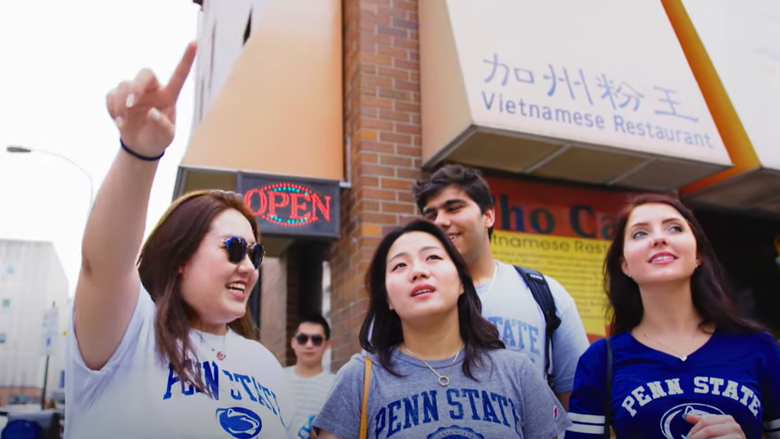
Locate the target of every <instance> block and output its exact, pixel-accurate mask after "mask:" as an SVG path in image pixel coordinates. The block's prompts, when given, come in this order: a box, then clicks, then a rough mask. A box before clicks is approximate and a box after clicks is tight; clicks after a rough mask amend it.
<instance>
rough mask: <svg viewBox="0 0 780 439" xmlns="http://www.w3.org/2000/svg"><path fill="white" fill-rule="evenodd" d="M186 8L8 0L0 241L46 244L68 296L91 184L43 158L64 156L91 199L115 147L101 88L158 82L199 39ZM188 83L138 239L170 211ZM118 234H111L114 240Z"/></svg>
mask: <svg viewBox="0 0 780 439" xmlns="http://www.w3.org/2000/svg"><path fill="white" fill-rule="evenodd" d="M198 10H199V7H198V6H197V5H195V4H194V3H192V1H190V0H132V1H130V0H108V1H107V0H102V1H98V0H70V1H62V0H15V1H9V2H3V5H2V6H1V7H0V66H2V68H1V69H0V206H1V207H0V238H11V239H22V240H43V241H52V242H53V243H54V245H55V248H56V249H57V253H58V255H59V257H60V260H61V261H62V265H63V268H64V270H65V273H66V275H67V277H68V281H69V292H70V294H71V295H72V294H73V292H74V289H75V284H76V278H77V276H78V269H79V264H80V261H81V259H80V257H81V256H80V244H81V238H82V235H83V230H84V224H85V222H86V219H87V211H88V208H89V205H90V200H89V193H90V184H89V180H88V179H87V177H86V176H85V175H84V174H83V173H82V172H80V171H79V170H78V168H76V167H74V166H73V165H71V164H69V163H67V162H66V161H64V160H62V159H59V158H56V157H51V156H49V155H46V154H39V153H34V154H8V153H7V152H5V147H6V146H7V145H9V144H13V145H24V146H26V147H29V148H33V149H39V150H47V151H51V152H54V153H58V154H61V155H64V156H66V157H68V158H69V159H71V160H72V161H73V162H75V163H77V164H78V165H79V166H81V167H82V168H84V170H86V171H87V173H88V174H89V175H90V177H91V178H92V181H93V182H94V188H95V192H97V190H98V187H99V186H100V184H101V182H102V180H103V178H104V176H105V174H106V172H107V171H108V168H109V166H110V164H111V161H112V160H113V158H114V157H115V155H116V152H117V150H118V148H119V143H118V134H117V130H116V127H115V126H114V125H113V123H112V121H111V119H110V118H109V116H108V113H107V111H106V107H105V95H106V92H107V91H108V90H110V89H111V88H113V87H114V86H115V85H116V84H117V83H119V82H120V81H122V80H124V79H132V77H133V76H135V73H136V72H137V71H138V70H139V69H140V68H142V67H149V68H151V69H153V70H154V71H155V72H156V73H157V74H158V77H159V78H160V80H161V82H166V81H167V79H168V77H169V75H170V74H171V72H172V71H173V69H174V67H175V66H176V63H177V62H178V61H179V59H180V57H181V54H182V53H183V51H184V48H185V46H186V44H187V43H188V42H189V41H191V40H194V39H195V38H197V23H198ZM192 96H193V75H190V78H189V79H188V81H187V84H186V85H185V87H184V90H183V91H182V94H181V97H180V98H179V105H178V111H179V116H178V119H179V121H178V123H177V127H176V128H177V135H176V139H175V140H174V143H173V145H172V146H171V147H170V148H169V149H168V152H167V153H166V154H165V157H164V158H163V159H162V162H161V164H160V167H159V170H158V172H157V177H156V179H155V183H154V187H153V189H152V200H151V205H150V210H149V216H148V219H147V233H148V232H149V229H150V228H151V227H152V226H153V225H154V223H156V221H157V219H158V218H159V217H160V216H161V215H162V213H163V212H164V210H165V208H166V207H167V206H168V204H170V202H171V199H172V195H173V185H174V181H175V178H176V168H177V166H178V164H179V161H180V160H181V156H182V155H183V153H184V147H185V145H186V142H187V138H188V137H189V132H190V128H191V118H192V107H193V102H192ZM117 233H121V230H118V231H117Z"/></svg>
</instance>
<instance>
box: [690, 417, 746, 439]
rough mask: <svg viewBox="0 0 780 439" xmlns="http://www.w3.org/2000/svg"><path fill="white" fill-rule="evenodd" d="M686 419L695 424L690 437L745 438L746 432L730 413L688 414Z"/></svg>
mask: <svg viewBox="0 0 780 439" xmlns="http://www.w3.org/2000/svg"><path fill="white" fill-rule="evenodd" d="M685 420H686V421H688V422H690V423H691V424H693V428H691V431H690V432H689V433H688V439H716V438H717V439H744V438H745V433H744V432H743V431H742V427H740V426H739V424H737V421H735V420H734V418H732V417H731V416H729V415H708V416H693V415H688V416H686V418H685Z"/></svg>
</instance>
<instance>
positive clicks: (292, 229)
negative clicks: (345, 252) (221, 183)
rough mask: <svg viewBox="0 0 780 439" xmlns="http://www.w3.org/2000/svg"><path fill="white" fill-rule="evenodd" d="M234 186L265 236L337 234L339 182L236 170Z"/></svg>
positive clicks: (330, 235) (336, 235)
mask: <svg viewBox="0 0 780 439" xmlns="http://www.w3.org/2000/svg"><path fill="white" fill-rule="evenodd" d="M237 187H238V189H239V190H240V191H241V192H242V193H243V194H244V203H245V204H246V205H247V207H249V210H251V211H252V214H254V215H255V217H256V218H257V221H258V224H259V225H260V233H262V234H263V235H264V236H280V237H304V238H305V237H312V238H329V239H335V238H338V236H339V226H340V224H339V212H340V210H339V206H340V204H339V203H340V201H341V200H340V188H339V182H338V181H324V180H309V179H297V178H291V177H282V178H280V177H278V176H270V175H269V176H266V175H259V174H245V173H239V175H238V181H237Z"/></svg>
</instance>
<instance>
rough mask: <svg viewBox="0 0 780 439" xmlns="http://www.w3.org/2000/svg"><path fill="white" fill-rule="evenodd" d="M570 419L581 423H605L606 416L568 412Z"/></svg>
mask: <svg viewBox="0 0 780 439" xmlns="http://www.w3.org/2000/svg"><path fill="white" fill-rule="evenodd" d="M568 415H569V419H571V421H572V422H579V423H581V424H597V425H604V416H597V415H581V414H579V413H571V412H570V413H568Z"/></svg>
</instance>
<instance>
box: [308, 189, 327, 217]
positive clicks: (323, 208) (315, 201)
mask: <svg viewBox="0 0 780 439" xmlns="http://www.w3.org/2000/svg"><path fill="white" fill-rule="evenodd" d="M323 198H325V204H322V199H321V198H320V196H319V195H317V194H315V193H313V192H312V200H311V204H312V207H311V212H312V214H313V215H314V216H313V218H312V221H317V220H319V218H317V207H319V209H320V213H322V216H323V217H324V218H325V221H330V197H329V196H327V195H325V196H324V197H323Z"/></svg>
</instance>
